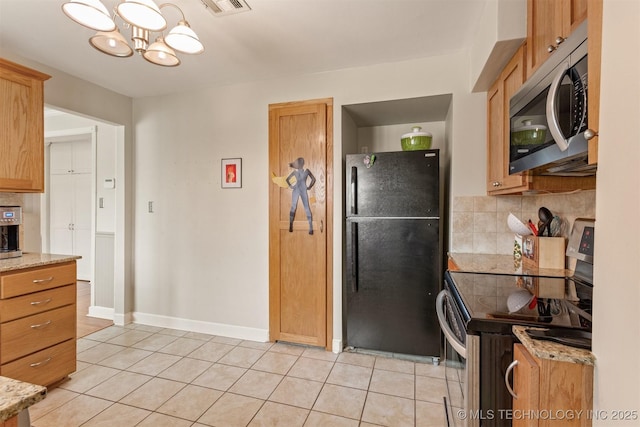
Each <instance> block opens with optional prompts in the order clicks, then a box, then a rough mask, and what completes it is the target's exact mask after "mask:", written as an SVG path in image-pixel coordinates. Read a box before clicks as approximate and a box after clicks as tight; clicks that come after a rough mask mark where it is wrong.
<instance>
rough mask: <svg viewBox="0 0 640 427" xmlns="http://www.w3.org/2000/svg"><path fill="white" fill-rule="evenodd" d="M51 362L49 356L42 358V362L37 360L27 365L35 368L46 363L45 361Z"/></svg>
mask: <svg viewBox="0 0 640 427" xmlns="http://www.w3.org/2000/svg"><path fill="white" fill-rule="evenodd" d="M49 362H51V358H50V357H47V358H46V359H44V360H43V361H42V362H37V363H32V364H30V365H29V366H31V367H32V368H37V367H39V366H41V365H46V364H47V363H49Z"/></svg>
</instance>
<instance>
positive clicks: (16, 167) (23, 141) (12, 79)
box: [0, 58, 50, 193]
mask: <svg viewBox="0 0 640 427" xmlns="http://www.w3.org/2000/svg"><path fill="white" fill-rule="evenodd" d="M49 78H50V76H48V75H46V74H43V73H40V72H38V71H35V70H31V69H29V68H26V67H23V66H22V65H19V64H16V63H14V62H11V61H7V60H5V59H2V58H0V121H1V122H2V125H1V126H0V191H3V192H13V193H18V192H33V193H42V192H43V191H44V81H45V80H47V79H49Z"/></svg>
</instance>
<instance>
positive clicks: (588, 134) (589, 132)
mask: <svg viewBox="0 0 640 427" xmlns="http://www.w3.org/2000/svg"><path fill="white" fill-rule="evenodd" d="M596 136H598V132H596V131H595V130H593V129H587V130H585V131H584V139H586V140H587V141H589V140H591V139H593V138H595V137H596Z"/></svg>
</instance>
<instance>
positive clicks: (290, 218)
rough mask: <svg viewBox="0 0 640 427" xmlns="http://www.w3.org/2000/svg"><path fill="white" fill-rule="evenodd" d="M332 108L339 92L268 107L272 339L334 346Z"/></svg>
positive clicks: (270, 323) (270, 319) (270, 330)
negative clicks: (328, 97) (334, 97)
mask: <svg viewBox="0 0 640 427" xmlns="http://www.w3.org/2000/svg"><path fill="white" fill-rule="evenodd" d="M332 108H333V100H332V99H321V100H312V101H301V102H291V103H284V104H274V105H270V106H269V171H270V173H271V176H272V182H271V183H270V184H269V185H270V191H269V338H270V340H271V341H286V342H293V343H299V344H307V345H314V346H321V347H325V348H330V343H331V340H332V335H331V329H332V321H331V318H332V316H331V313H332V305H331V298H332V293H331V286H332V280H333V279H332V272H331V259H332V256H331V254H332V238H331V236H332V229H333V219H332V215H331V212H332V209H333V205H332V197H331V194H332V193H331V191H332V187H333V180H332V168H333V165H332V161H331V159H332V156H333V138H332V128H333V110H332ZM300 159H303V161H301V160H300ZM292 172H295V173H294V174H292ZM294 176H296V177H297V178H296V179H300V182H298V185H296V184H295V183H294V179H293V177H294ZM287 178H288V182H287ZM312 184H313V185H312ZM307 187H310V188H308V189H307ZM305 193H306V194H305ZM305 199H306V200H305ZM294 206H295V209H294V208H293V207H294ZM294 211H295V212H294ZM292 212H294V213H293V214H292Z"/></svg>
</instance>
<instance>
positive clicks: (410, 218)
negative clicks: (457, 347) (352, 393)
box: [343, 150, 442, 357]
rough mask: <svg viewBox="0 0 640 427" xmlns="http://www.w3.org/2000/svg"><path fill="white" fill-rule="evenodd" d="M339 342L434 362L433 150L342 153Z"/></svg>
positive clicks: (436, 181) (436, 223)
mask: <svg viewBox="0 0 640 427" xmlns="http://www.w3.org/2000/svg"><path fill="white" fill-rule="evenodd" d="M345 186H346V188H345V190H346V191H345V193H346V200H345V202H346V227H345V232H346V235H345V243H346V251H345V254H346V256H345V277H344V287H345V288H344V293H343V295H344V306H343V307H345V308H346V310H344V321H345V323H346V327H345V328H344V330H345V334H346V335H345V336H346V338H345V341H346V342H345V344H346V346H347V347H353V348H356V349H368V350H377V351H385V352H392V353H402V354H407V355H418V356H433V357H440V348H441V346H440V336H441V334H440V327H439V325H438V320H437V317H436V312H435V306H436V303H435V300H436V296H437V294H438V291H439V289H440V287H441V282H442V226H441V217H440V216H441V212H440V211H441V209H442V194H441V191H440V156H439V151H438V150H425V151H402V152H386V153H379V154H375V157H372V155H370V154H369V155H367V154H353V155H347V158H346V177H345Z"/></svg>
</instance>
